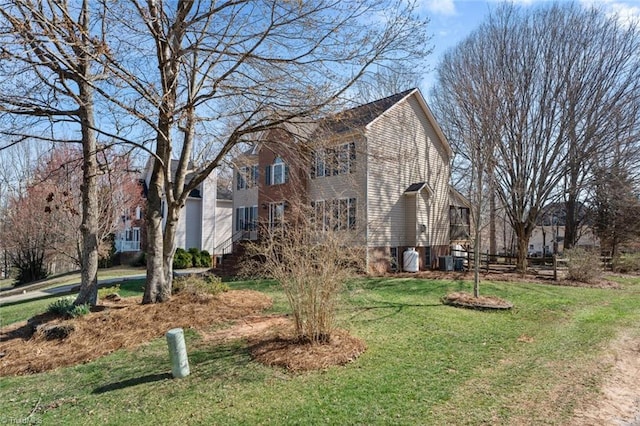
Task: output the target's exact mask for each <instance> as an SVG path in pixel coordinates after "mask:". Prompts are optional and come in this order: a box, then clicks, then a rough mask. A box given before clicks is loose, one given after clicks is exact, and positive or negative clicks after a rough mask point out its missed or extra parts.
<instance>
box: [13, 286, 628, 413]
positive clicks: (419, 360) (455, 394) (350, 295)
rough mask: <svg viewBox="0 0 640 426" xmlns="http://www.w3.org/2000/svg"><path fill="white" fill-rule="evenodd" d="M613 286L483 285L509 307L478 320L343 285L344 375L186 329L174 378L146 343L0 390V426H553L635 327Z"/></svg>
mask: <svg viewBox="0 0 640 426" xmlns="http://www.w3.org/2000/svg"><path fill="white" fill-rule="evenodd" d="M619 281H620V282H621V283H622V285H623V289H620V290H610V289H585V288H574V287H556V286H547V285H541V284H516V283H487V282H484V283H482V285H481V292H482V293H484V294H486V295H495V296H499V297H502V298H505V299H508V300H509V301H511V302H513V303H514V305H515V308H514V309H513V310H511V311H507V312H486V311H484V312H482V311H472V310H463V309H456V308H453V307H449V306H444V305H442V304H441V303H440V298H441V297H442V296H443V295H445V294H446V293H447V292H450V291H458V290H469V289H470V284H469V283H465V282H461V281H456V282H450V281H431V280H419V279H388V278H384V279H363V280H357V281H354V282H352V283H350V284H349V286H348V288H347V290H346V291H345V292H344V297H343V303H342V306H341V309H340V312H339V320H340V327H342V328H346V329H348V330H349V331H350V332H351V333H352V334H354V335H356V336H359V337H361V338H363V339H364V340H365V341H366V343H367V346H368V349H367V351H366V352H365V353H364V354H363V355H362V356H361V357H360V358H358V359H357V360H356V361H355V362H353V363H351V364H349V365H347V366H345V367H333V368H329V369H327V370H325V371H318V372H311V373H304V374H290V373H287V372H285V371H283V370H281V369H275V368H269V367H266V366H263V365H260V364H257V363H255V362H253V361H252V360H251V358H250V356H249V353H248V349H247V347H246V344H245V343H244V342H243V341H236V342H232V343H228V344H223V345H220V344H216V345H214V344H211V343H210V342H205V341H203V340H202V339H200V337H199V336H198V335H197V334H196V333H195V332H193V331H191V330H187V331H186V340H187V349H188V352H189V361H190V365H191V375H190V376H188V377H187V378H185V379H182V380H172V379H169V378H168V377H169V376H168V374H167V373H169V371H170V365H169V360H168V353H167V349H166V343H165V341H164V339H158V340H156V341H153V342H151V343H149V344H146V345H143V346H141V347H140V348H138V349H136V350H134V351H118V352H116V353H113V354H111V355H109V356H107V357H104V358H101V359H99V360H96V361H94V362H91V363H88V364H85V365H79V366H76V367H71V368H61V369H58V370H56V371H52V372H48V373H43V374H38V375H33V376H23V377H3V378H0V401H2V405H3V410H2V412H1V413H0V419H3V420H5V421H17V420H19V419H24V418H25V417H26V416H28V415H29V414H30V413H32V412H33V414H32V419H33V420H34V421H38V422H40V421H41V422H42V424H65V425H67V424H150V425H152V424H216V425H225V424H229V425H236V424H241V425H242V424H245V425H260V424H264V425H268V424H292V425H294V424H299V425H308V424H340V425H342V424H367V425H369V424H379V425H387V424H407V425H411V424H523V423H525V424H538V423H545V424H560V423H563V422H564V421H566V420H567V419H568V418H569V417H570V416H571V413H572V410H573V409H574V408H575V406H576V404H578V403H579V402H580V401H582V400H584V399H596V398H597V397H598V386H599V384H600V382H601V380H602V378H603V376H604V375H605V374H606V368H602V366H600V365H599V362H598V358H599V357H600V356H601V354H602V351H603V349H604V348H605V347H606V345H607V344H608V342H609V341H610V340H611V339H612V338H613V337H614V336H615V335H616V334H617V333H618V332H619V331H621V330H623V329H628V330H634V329H637V327H638V325H640V303H638V301H639V300H640V279H621V280H619ZM229 284H230V286H231V287H232V288H253V289H258V290H260V291H264V292H266V293H268V294H270V295H271V296H272V297H274V307H273V308H272V311H274V312H278V311H285V310H286V300H285V298H284V296H283V294H282V293H281V292H280V290H279V289H278V287H277V285H275V284H274V283H272V282H260V283H252V282H231V283H229ZM31 303H39V302H31ZM27 305H30V303H25V304H23V306H24V307H25V308H26V306H27ZM3 309H4V308H3ZM635 333H638V332H637V331H636V332H635ZM636 335H637V334H636Z"/></svg>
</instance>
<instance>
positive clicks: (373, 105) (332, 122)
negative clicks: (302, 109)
mask: <svg viewBox="0 0 640 426" xmlns="http://www.w3.org/2000/svg"><path fill="white" fill-rule="evenodd" d="M414 90H415V89H409V90H405V91H404V92H400V93H396V94H395V95H392V96H388V97H386V98H383V99H379V100H377V101H373V102H369V103H368V104H364V105H360V106H357V107H355V108H351V109H348V110H345V111H342V112H339V113H337V114H334V115H332V116H330V117H327V118H325V119H323V120H321V122H320V127H321V128H322V131H323V132H331V133H344V132H349V131H352V130H354V129H358V128H362V127H364V126H366V125H367V124H369V123H371V122H372V121H373V120H375V119H376V118H377V117H379V116H380V115H381V114H382V113H383V112H385V111H386V110H388V109H389V108H391V107H392V106H393V105H395V104H396V103H398V102H399V101H400V100H401V99H403V98H404V97H405V96H407V95H408V94H410V93H411V92H412V91H414Z"/></svg>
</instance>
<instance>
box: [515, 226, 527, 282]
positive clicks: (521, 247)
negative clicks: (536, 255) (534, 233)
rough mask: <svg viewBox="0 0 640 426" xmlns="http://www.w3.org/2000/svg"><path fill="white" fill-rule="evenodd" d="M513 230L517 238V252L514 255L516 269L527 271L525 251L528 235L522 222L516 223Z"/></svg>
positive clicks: (521, 271)
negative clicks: (515, 255)
mask: <svg viewBox="0 0 640 426" xmlns="http://www.w3.org/2000/svg"><path fill="white" fill-rule="evenodd" d="M513 230H514V232H515V234H516V238H517V240H518V253H517V257H516V270H517V271H518V272H520V273H522V274H524V273H525V272H527V252H528V248H529V235H527V230H526V227H525V224H524V223H516V224H515V226H514V229H513Z"/></svg>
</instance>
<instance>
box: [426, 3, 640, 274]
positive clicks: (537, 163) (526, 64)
mask: <svg viewBox="0 0 640 426" xmlns="http://www.w3.org/2000/svg"><path fill="white" fill-rule="evenodd" d="M581 20H585V21H586V22H591V23H593V24H596V23H597V24H598V26H596V28H592V26H590V25H588V24H585V27H584V31H585V32H584V34H583V33H582V32H580V31H582V29H581V30H580V31H579V32H578V33H577V34H578V35H579V36H580V37H578V35H576V38H578V39H579V41H580V43H576V38H574V37H573V35H574V32H575V30H574V24H575V23H576V21H581ZM581 28H582V27H581ZM600 28H602V31H600ZM594 29H595V30H596V31H595V33H594V31H593V30H594ZM629 31H631V33H627V32H625V30H624V29H623V28H620V27H619V26H617V25H616V24H615V23H613V21H610V20H609V18H606V17H604V16H603V15H601V14H600V12H597V11H593V10H592V11H586V10H584V9H581V8H580V7H579V6H576V5H564V6H563V5H553V6H551V7H547V8H540V9H534V10H528V9H522V8H518V7H517V6H514V5H505V6H502V7H500V8H498V9H497V11H495V12H494V13H492V14H491V15H490V16H489V18H488V19H487V21H486V22H484V23H483V24H482V25H481V26H480V28H479V29H478V30H476V31H475V32H474V33H473V34H472V35H471V36H469V38H468V39H466V40H465V41H464V42H463V43H461V44H460V45H459V46H458V47H456V48H455V49H454V50H453V51H451V52H449V53H448V54H447V55H446V56H445V58H444V60H443V62H442V64H441V65H440V68H439V85H438V86H437V90H438V91H440V92H441V93H437V96H439V98H440V99H441V100H442V101H439V104H440V105H443V104H444V103H446V102H451V104H450V105H445V106H443V107H442V108H443V110H446V111H448V112H449V114H451V115H452V118H449V117H447V116H446V115H445V116H443V117H442V119H443V122H444V126H445V127H446V128H447V130H448V131H450V132H452V133H453V132H455V130H452V129H453V128H455V127H459V128H461V129H463V130H461V131H458V134H459V135H460V138H459V141H460V144H459V146H460V148H461V151H463V152H464V153H465V157H466V158H467V159H468V160H471V161H472V158H473V150H474V149H476V147H477V143H476V142H474V140H477V139H481V138H488V139H489V140H490V142H488V143H489V146H490V147H491V149H490V151H491V152H492V155H491V156H489V157H487V160H489V161H488V162H485V163H483V164H478V165H476V166H475V167H477V168H484V169H485V170H486V171H488V172H489V174H490V175H491V176H493V180H490V182H489V183H492V184H493V186H494V187H495V191H496V193H497V195H498V197H499V200H500V202H501V204H503V205H504V207H505V213H506V215H507V216H508V218H509V222H510V223H511V226H512V228H513V230H514V233H515V235H516V237H517V240H518V253H517V255H518V260H517V268H518V269H519V270H520V271H525V270H526V255H527V248H528V241H529V238H530V236H531V233H532V231H533V229H534V228H535V225H536V219H537V217H538V214H539V212H540V210H541V208H542V207H543V206H544V205H545V204H546V203H547V202H549V201H550V200H552V199H554V198H555V197H560V196H561V195H562V194H563V192H564V191H563V185H562V184H563V183H564V182H565V176H567V172H568V171H570V170H572V169H571V167H574V168H576V167H582V168H579V170H578V172H579V176H583V175H585V174H586V173H588V170H589V169H587V168H585V167H584V164H585V162H586V160H587V158H588V156H593V155H595V154H597V151H594V149H593V148H592V147H593V146H594V143H597V144H600V145H602V144H604V143H607V142H608V141H609V140H610V136H611V130H610V129H611V127H609V126H607V125H606V124H605V123H602V121H601V120H600V116H605V117H609V118H611V115H610V111H609V109H611V108H613V109H614V110H616V111H617V110H618V109H619V108H622V107H624V105H626V104H627V103H628V102H629V100H628V99H626V100H624V101H623V102H621V103H614V104H612V103H611V102H614V101H616V102H617V101H618V100H619V99H621V98H623V94H629V96H630V97H631V99H632V96H637V94H638V87H637V84H638V81H639V79H638V77H637V76H636V77H633V78H629V76H630V75H631V74H630V73H631V72H636V71H638V70H639V69H640V67H638V66H637V64H636V62H637V61H638V57H637V55H633V54H632V53H631V52H633V51H636V52H637V49H638V48H637V40H636V39H637V37H636V36H635V32H634V30H633V29H631V30H629ZM629 34H631V35H629ZM623 39H624V40H625V41H624V42H623V43H622V44H620V46H619V47H620V48H622V47H624V48H625V49H626V48H627V46H629V47H633V48H632V49H630V50H628V51H627V53H624V54H621V55H620V56H616V55H617V54H616V52H614V51H617V49H616V47H618V44H617V41H619V40H623ZM612 50H613V51H612ZM595 51H597V52H600V53H599V54H598V56H603V57H605V58H604V59H598V60H597V61H595V62H596V64H594V65H590V61H588V60H587V58H589V57H592V56H594V52H595ZM576 52H580V53H579V54H577V53H576ZM578 58H584V60H583V61H581V60H580V59H578ZM573 59H575V60H576V63H573V62H572V60H573ZM478 63H482V67H481V66H479V65H478ZM634 64H635V65H634ZM616 68H619V69H620V72H619V73H618V74H616V75H615V76H613V77H611V78H609V79H607V77H608V74H604V71H605V70H606V69H608V70H609V71H608V72H609V74H611V73H614V71H615V69H616ZM586 71H590V72H592V73H591V74H590V75H589V77H585V76H584V73H585V72H586ZM587 78H588V79H589V83H587ZM598 79H604V80H605V81H604V84H601V83H600V81H599V80H598ZM591 83H593V84H591ZM594 97H595V100H593V101H592V98H594ZM608 100H610V101H611V102H608ZM470 111H472V112H470ZM476 117H478V119H477V120H479V123H480V125H479V124H474V121H475V120H476ZM468 130H470V131H471V134H470V133H469V131H468ZM465 131H466V133H465ZM475 132H481V134H480V135H474V133H475ZM454 134H455V133H454ZM605 136H607V137H605ZM465 138H467V139H468V138H471V142H469V141H468V140H465ZM576 158H577V159H578V160H577V162H576V160H575V159H576ZM580 183H581V182H580V179H578V180H577V181H576V182H575V184H576V185H578V186H579V185H580ZM571 185H573V184H569V185H568V186H567V188H568V189H569V188H570V187H571ZM477 189H478V188H476V190H477Z"/></svg>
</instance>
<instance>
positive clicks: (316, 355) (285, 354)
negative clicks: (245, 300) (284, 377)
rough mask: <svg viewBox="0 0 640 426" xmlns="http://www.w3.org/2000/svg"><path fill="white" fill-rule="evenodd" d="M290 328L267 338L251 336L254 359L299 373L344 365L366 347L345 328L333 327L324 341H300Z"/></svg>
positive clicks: (251, 349)
mask: <svg viewBox="0 0 640 426" xmlns="http://www.w3.org/2000/svg"><path fill="white" fill-rule="evenodd" d="M292 331H293V329H292V328H291V329H289V330H286V331H285V332H283V333H280V334H279V335H278V336H275V337H271V338H268V339H254V341H253V342H252V345H251V346H250V351H251V355H252V356H253V357H254V358H255V359H256V361H258V362H261V363H263V364H266V365H270V366H278V367H284V368H286V369H287V370H289V371H294V372H301V371H308V370H322V369H326V368H328V367H330V366H333V365H344V364H347V363H349V362H351V361H353V360H355V359H356V358H358V357H359V356H360V355H361V354H362V353H363V352H364V351H365V350H366V349H367V346H366V345H365V343H364V341H362V340H361V339H359V338H357V337H354V336H351V335H350V334H349V333H348V332H347V331H345V330H339V329H338V330H334V331H333V332H332V334H331V338H330V339H329V341H328V342H326V343H322V344H319V343H308V342H300V341H299V340H297V339H296V338H294V337H293V333H292Z"/></svg>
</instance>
